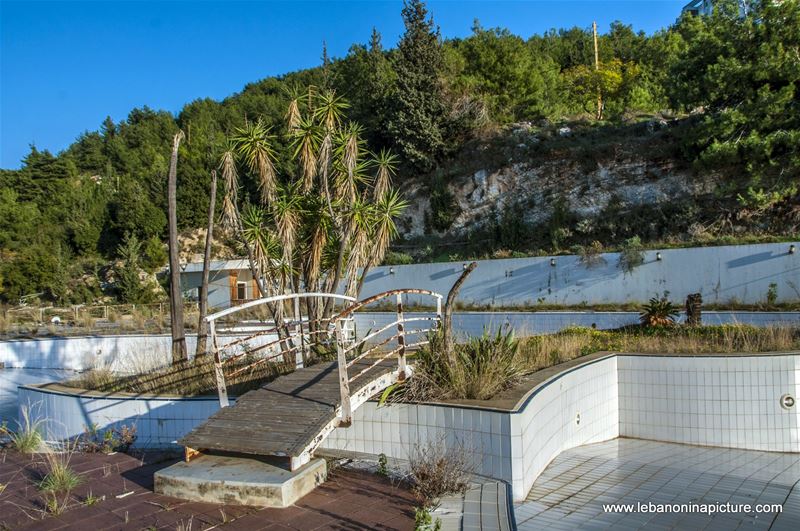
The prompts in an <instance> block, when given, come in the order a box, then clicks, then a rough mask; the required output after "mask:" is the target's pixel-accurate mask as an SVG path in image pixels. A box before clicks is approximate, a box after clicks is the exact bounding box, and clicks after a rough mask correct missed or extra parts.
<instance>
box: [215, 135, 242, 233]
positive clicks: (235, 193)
mask: <svg viewBox="0 0 800 531" xmlns="http://www.w3.org/2000/svg"><path fill="white" fill-rule="evenodd" d="M219 167H220V169H221V170H222V181H223V185H224V188H225V197H224V198H223V200H222V225H223V226H224V227H226V228H228V229H233V228H236V227H238V226H239V208H238V207H237V205H238V204H239V173H238V172H237V171H236V156H235V154H234V152H233V150H232V149H228V150H226V151H225V152H224V153H223V154H222V158H221V159H220V164H219Z"/></svg>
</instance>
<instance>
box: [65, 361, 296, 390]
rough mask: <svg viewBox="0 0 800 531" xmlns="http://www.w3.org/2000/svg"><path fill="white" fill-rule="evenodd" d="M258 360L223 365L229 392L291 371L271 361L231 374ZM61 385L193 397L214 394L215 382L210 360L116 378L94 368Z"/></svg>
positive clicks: (183, 363)
mask: <svg viewBox="0 0 800 531" xmlns="http://www.w3.org/2000/svg"><path fill="white" fill-rule="evenodd" d="M256 360H257V358H255V357H252V356H244V357H242V358H240V359H239V360H237V361H236V362H233V363H230V364H226V366H225V382H226V384H227V387H228V393H230V394H234V395H236V394H241V393H244V392H246V391H249V390H251V389H256V388H258V387H260V386H261V385H263V384H264V383H265V382H268V381H271V380H273V379H275V378H277V377H278V376H280V375H282V374H286V373H288V372H291V370H293V369H294V362H292V363H285V362H283V361H279V360H274V361H268V362H263V363H259V364H257V365H255V366H254V367H252V368H250V369H247V370H245V371H243V372H241V373H239V374H237V375H235V376H231V374H232V373H234V372H236V371H238V370H239V369H241V368H243V367H247V366H249V365H251V364H252V363H253V362H255V361H256ZM64 385H67V386H69V387H75V388H78V389H88V390H90V391H102V392H105V393H118V392H124V393H137V394H176V395H183V396H196V395H207V394H215V393H216V392H217V380H216V377H215V374H214V363H213V360H212V359H210V357H207V358H206V359H204V360H202V361H201V362H195V361H186V362H182V363H179V364H176V365H171V366H168V367H160V368H154V369H149V370H137V371H135V372H134V373H133V374H131V375H117V374H114V373H113V372H112V371H111V370H110V369H108V368H103V367H101V368H97V369H92V370H90V371H86V372H83V373H81V374H80V375H79V376H78V377H76V378H74V379H72V380H69V381H67V382H64Z"/></svg>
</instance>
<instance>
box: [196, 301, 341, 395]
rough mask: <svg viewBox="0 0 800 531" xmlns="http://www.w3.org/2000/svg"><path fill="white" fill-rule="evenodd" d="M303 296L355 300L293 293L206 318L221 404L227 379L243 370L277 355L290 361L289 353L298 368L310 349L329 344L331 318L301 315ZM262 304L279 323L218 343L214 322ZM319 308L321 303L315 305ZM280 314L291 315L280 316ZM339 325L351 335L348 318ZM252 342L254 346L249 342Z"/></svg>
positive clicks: (325, 346) (234, 376)
mask: <svg viewBox="0 0 800 531" xmlns="http://www.w3.org/2000/svg"><path fill="white" fill-rule="evenodd" d="M303 299H310V300H316V302H318V303H320V302H325V301H327V300H330V299H333V304H334V305H335V304H336V303H337V302H343V303H348V304H350V303H353V302H356V299H355V298H354V297H348V296H346V295H338V294H335V293H293V294H288V295H276V296H273V297H264V298H262V299H256V300H253V301H249V302H247V303H245V304H241V305H239V306H234V307H231V308H228V309H225V310H222V311H219V312H216V313H213V314H211V315H209V316H208V317H206V321H208V332H209V336H210V338H211V348H212V352H213V355H214V376H215V379H216V384H217V394H218V396H219V403H220V406H221V407H227V406H228V405H229V403H230V402H229V400H228V387H227V383H226V380H227V379H231V380H232V379H235V378H236V377H237V376H239V375H241V374H243V373H246V372H248V371H253V370H254V369H256V368H257V367H258V366H260V365H263V364H265V363H268V362H270V361H276V360H277V359H278V358H282V359H283V361H284V362H285V363H291V361H292V356H293V355H294V364H295V368H300V367H303V366H305V365H306V364H307V362H308V358H309V353H311V352H312V350H313V349H315V348H329V347H330V345H331V344H332V341H333V338H334V334H335V332H334V326H333V324H332V320H331V318H327V319H326V318H321V317H314V316H310V315H306V316H303V314H302V311H301V305H300V302H301V300H303ZM264 305H268V306H269V307H270V308H271V311H272V312H273V313H277V314H278V315H279V318H278V319H277V320H276V322H278V323H279V326H274V327H271V328H266V329H260V330H258V331H257V332H255V333H253V334H250V335H248V336H246V337H239V338H237V339H234V340H232V341H229V342H227V343H224V344H221V343H220V339H221V338H220V336H219V334H217V326H216V324H217V321H219V320H220V319H222V318H225V317H228V316H231V315H234V314H240V313H242V312H244V311H246V310H249V309H252V308H255V307H258V306H264ZM311 307H312V306H306V309H307V311H306V314H308V313H311V312H309V311H308V308H311ZM321 307H322V304H318V305H317V308H321ZM334 308H335V306H334ZM284 315H289V316H291V317H290V318H288V319H284V318H283V316H284ZM342 327H343V330H344V337H345V338H348V337H351V336H353V335H354V332H355V329H354V324H353V321H352V319H350V320H349V321H346V322H344V323H343V324H342ZM254 342H255V343H256V345H252V343H254ZM253 357H255V358H256V359H255V360H251V359H250V358H253ZM226 369H227V373H226Z"/></svg>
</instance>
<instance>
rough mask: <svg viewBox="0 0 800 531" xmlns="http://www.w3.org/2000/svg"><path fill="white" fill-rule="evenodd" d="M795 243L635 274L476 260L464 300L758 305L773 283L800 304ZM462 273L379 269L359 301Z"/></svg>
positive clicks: (690, 257)
mask: <svg viewBox="0 0 800 531" xmlns="http://www.w3.org/2000/svg"><path fill="white" fill-rule="evenodd" d="M790 245H791V244H790V243H774V244H758V245H731V246H721V247H694V248H686V249H665V250H663V251H647V252H646V253H645V260H644V263H643V264H642V265H640V266H639V267H636V268H635V269H634V270H633V271H632V272H630V273H625V272H624V271H623V270H622V269H621V268H620V267H619V265H618V263H619V254H617V253H606V254H603V255H602V261H601V262H600V263H599V264H597V265H595V266H593V267H587V266H586V265H584V264H582V263H581V262H580V257H578V256H575V255H570V256H542V257H531V258H509V259H503V260H478V268H477V269H476V270H475V271H473V273H472V274H471V275H470V276H469V278H468V279H467V281H466V282H465V283H464V286H463V288H462V289H461V293H460V295H459V301H460V302H463V303H468V304H470V303H471V304H475V305H479V306H484V305H487V304H489V305H504V306H521V305H524V306H535V305H536V304H537V303H539V302H542V303H548V304H570V305H578V304H624V303H632V302H633V303H635V302H644V301H647V300H648V299H650V298H651V297H653V296H661V295H662V294H663V293H664V292H665V291H668V292H669V296H670V299H671V300H673V301H675V302H678V303H683V301H684V300H685V299H686V296H687V295H688V294H690V293H698V292H699V293H702V295H703V300H704V302H706V303H719V304H724V303H728V302H732V301H737V302H740V303H746V304H758V303H762V302H764V301H765V300H766V297H767V293H768V291H769V290H770V285H771V284H775V289H776V290H777V291H776V295H777V301H779V302H791V301H798V300H800V243H798V242H794V245H795V248H796V249H797V252H795V253H794V254H790V253H789V246H790ZM657 253H660V255H661V260H658V259H657ZM551 260H553V261H554V263H555V266H552V265H551ZM462 270H463V263H462V262H444V263H433V264H413V265H395V266H382V267H377V268H374V269H371V270H370V271H369V272H368V273H367V276H366V279H365V281H364V288H363V290H362V292H361V296H362V297H369V296H371V295H374V294H377V293H380V292H383V291H386V290H389V289H393V288H398V287H414V288H421V289H428V290H432V291H436V292H439V293H447V292H448V291H449V290H450V287H451V286H452V285H453V283H454V282H455V281H456V279H457V278H458V277H459V275H460V274H461V272H462Z"/></svg>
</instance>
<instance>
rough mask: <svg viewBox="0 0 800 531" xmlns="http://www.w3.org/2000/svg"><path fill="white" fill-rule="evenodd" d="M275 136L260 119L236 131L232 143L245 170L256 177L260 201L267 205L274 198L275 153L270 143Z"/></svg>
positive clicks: (275, 183)
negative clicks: (245, 167)
mask: <svg viewBox="0 0 800 531" xmlns="http://www.w3.org/2000/svg"><path fill="white" fill-rule="evenodd" d="M274 139H275V136H274V135H272V134H270V128H269V126H267V125H266V124H265V123H264V121H263V120H262V119H260V118H259V119H258V121H256V122H248V123H247V124H245V126H244V127H240V128H237V129H236V134H235V135H234V137H233V143H234V146H235V147H236V153H237V154H238V155H239V156H240V157H241V158H242V159H244V163H245V165H246V166H247V168H248V169H249V170H250V171H251V172H252V173H254V174H255V175H256V176H257V177H258V187H259V189H260V190H261V201H262V202H263V203H264V204H268V203H269V202H270V201H272V200H273V199H274V198H275V188H276V185H277V178H276V174H275V152H274V150H273V149H272V142H273V141H274Z"/></svg>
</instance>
